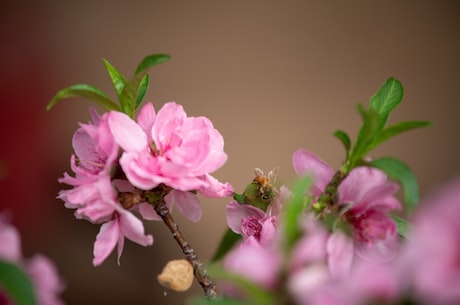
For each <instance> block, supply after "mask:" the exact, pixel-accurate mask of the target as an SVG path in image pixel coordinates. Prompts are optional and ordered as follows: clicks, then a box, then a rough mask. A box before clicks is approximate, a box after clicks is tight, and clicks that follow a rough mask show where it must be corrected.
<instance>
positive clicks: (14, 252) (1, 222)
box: [0, 215, 22, 262]
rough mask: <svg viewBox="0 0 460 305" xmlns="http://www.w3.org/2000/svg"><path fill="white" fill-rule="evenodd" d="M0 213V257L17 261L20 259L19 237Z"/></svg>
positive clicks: (16, 231)
mask: <svg viewBox="0 0 460 305" xmlns="http://www.w3.org/2000/svg"><path fill="white" fill-rule="evenodd" d="M3 218H4V217H3V215H0V258H2V259H5V260H8V261H11V262H19V260H20V259H21V256H22V254H21V237H20V235H19V232H18V230H16V228H15V227H13V226H12V225H10V224H9V223H7V222H6V220H5V219H3Z"/></svg>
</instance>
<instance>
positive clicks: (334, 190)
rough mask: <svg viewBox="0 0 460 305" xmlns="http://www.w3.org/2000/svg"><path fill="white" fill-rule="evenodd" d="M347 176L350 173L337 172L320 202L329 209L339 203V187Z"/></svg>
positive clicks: (340, 170)
mask: <svg viewBox="0 0 460 305" xmlns="http://www.w3.org/2000/svg"><path fill="white" fill-rule="evenodd" d="M347 176H348V173H347V172H346V171H344V170H342V169H339V170H338V171H336V172H335V174H334V176H333V177H332V179H331V181H330V182H329V183H328V184H327V185H326V188H325V189H324V192H323V193H322V194H321V196H320V197H319V200H318V201H319V202H321V203H323V204H325V205H326V206H329V207H332V206H335V205H336V204H337V203H338V201H339V190H338V189H339V185H340V183H342V181H343V180H344V179H345V178H346V177H347Z"/></svg>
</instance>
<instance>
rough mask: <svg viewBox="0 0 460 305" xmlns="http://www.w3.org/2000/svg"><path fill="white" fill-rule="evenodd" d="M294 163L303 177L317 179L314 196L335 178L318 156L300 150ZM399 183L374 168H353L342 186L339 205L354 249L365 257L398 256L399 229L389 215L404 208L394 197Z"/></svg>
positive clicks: (376, 258)
mask: <svg viewBox="0 0 460 305" xmlns="http://www.w3.org/2000/svg"><path fill="white" fill-rule="evenodd" d="M293 164H294V169H295V170H296V172H297V174H298V175H299V176H306V175H310V176H312V177H313V179H314V180H313V186H312V188H311V192H312V195H314V196H319V195H320V194H321V193H322V192H323V191H324V189H325V187H326V185H327V183H329V182H330V181H331V179H332V177H333V175H334V170H333V169H332V167H330V166H329V165H327V164H326V163H325V162H324V161H322V160H321V159H320V158H318V157H317V156H315V155H314V154H312V153H310V152H308V151H306V150H303V149H299V150H298V151H296V152H295V153H294V154H293ZM397 190H398V185H397V184H396V183H392V182H389V181H388V180H387V177H386V175H385V173H383V172H382V171H380V170H378V169H375V168H370V167H358V168H355V169H353V170H352V171H351V172H350V173H349V174H348V176H347V177H346V178H345V179H344V180H343V182H342V183H341V184H340V185H339V188H338V192H339V203H338V204H339V205H342V206H343V208H344V209H346V212H345V214H344V217H345V219H346V220H347V221H348V222H349V223H350V224H351V226H352V235H353V246H354V250H355V252H356V253H357V254H358V255H359V256H360V257H362V258H365V259H371V260H374V261H387V260H391V259H393V258H394V257H395V255H396V254H397V250H398V246H399V239H398V234H397V227H396V223H395V222H394V220H393V219H392V218H391V217H390V216H389V215H388V212H390V211H392V210H397V209H400V208H401V204H400V202H399V201H398V200H397V199H396V197H395V196H394V194H395V193H396V191H397Z"/></svg>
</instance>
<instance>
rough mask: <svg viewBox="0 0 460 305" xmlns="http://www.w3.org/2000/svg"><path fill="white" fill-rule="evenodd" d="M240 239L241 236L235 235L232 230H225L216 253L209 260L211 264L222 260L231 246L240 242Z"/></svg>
mask: <svg viewBox="0 0 460 305" xmlns="http://www.w3.org/2000/svg"><path fill="white" fill-rule="evenodd" d="M241 238H242V236H241V235H240V234H236V233H235V232H233V231H232V230H230V229H227V231H226V232H225V234H224V236H223V237H222V239H221V241H220V244H219V246H218V247H217V251H216V253H215V254H214V256H213V257H212V259H211V262H215V261H218V260H220V259H221V258H223V257H224V256H225V255H226V254H227V253H228V252H229V251H230V250H231V249H232V248H233V246H234V245H235V244H236V243H237V242H238V241H240V240H241Z"/></svg>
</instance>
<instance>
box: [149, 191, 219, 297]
mask: <svg viewBox="0 0 460 305" xmlns="http://www.w3.org/2000/svg"><path fill="white" fill-rule="evenodd" d="M153 207H154V209H155V211H156V212H157V214H158V215H160V217H161V219H163V222H164V223H165V224H166V226H167V227H168V228H169V230H170V231H171V233H172V235H173V237H174V239H175V240H176V241H177V243H178V244H179V246H180V247H181V249H182V252H183V253H184V254H185V258H186V259H187V260H188V261H189V262H190V264H191V265H192V267H193V273H194V275H195V278H196V280H197V281H198V283H199V284H200V285H201V287H202V288H203V291H204V294H205V295H206V297H208V298H209V299H219V298H220V296H219V295H218V294H217V292H216V286H215V285H214V284H213V283H212V281H211V280H210V279H209V276H208V274H207V272H206V269H205V266H204V264H203V263H202V262H201V261H200V259H199V258H198V256H197V255H196V253H195V251H194V250H193V248H192V246H190V244H189V243H188V242H187V241H186V240H185V238H184V237H183V235H182V233H181V232H180V230H179V227H178V225H177V224H176V223H175V222H174V219H173V217H172V215H171V213H169V209H168V207H167V206H166V203H165V202H164V200H163V199H161V200H156V201H155V203H154V205H153Z"/></svg>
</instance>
